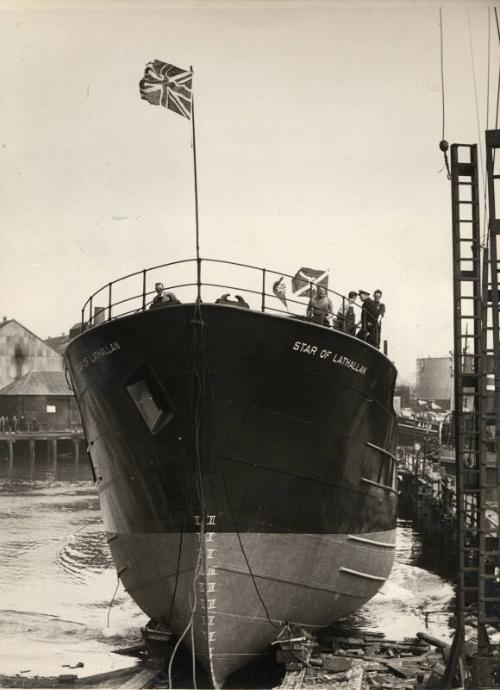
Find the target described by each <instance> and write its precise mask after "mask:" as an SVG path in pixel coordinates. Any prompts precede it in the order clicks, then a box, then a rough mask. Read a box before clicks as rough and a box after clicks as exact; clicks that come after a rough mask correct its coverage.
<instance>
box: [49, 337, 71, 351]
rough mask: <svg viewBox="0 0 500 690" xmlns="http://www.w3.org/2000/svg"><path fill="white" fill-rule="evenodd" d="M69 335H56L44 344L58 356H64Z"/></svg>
mask: <svg viewBox="0 0 500 690" xmlns="http://www.w3.org/2000/svg"><path fill="white" fill-rule="evenodd" d="M69 340H70V337H69V335H66V334H64V335H56V336H55V337H54V338H47V339H46V340H45V341H44V342H45V344H46V345H48V346H49V347H51V348H52V349H53V350H55V351H56V352H58V353H59V354H60V355H63V354H64V351H65V350H66V347H67V345H68V343H69Z"/></svg>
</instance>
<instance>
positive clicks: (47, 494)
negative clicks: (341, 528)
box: [0, 449, 453, 675]
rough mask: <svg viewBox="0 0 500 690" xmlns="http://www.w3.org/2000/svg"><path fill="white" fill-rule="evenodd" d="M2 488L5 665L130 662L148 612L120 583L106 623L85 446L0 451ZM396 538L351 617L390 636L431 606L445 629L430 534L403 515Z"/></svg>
mask: <svg viewBox="0 0 500 690" xmlns="http://www.w3.org/2000/svg"><path fill="white" fill-rule="evenodd" d="M0 496H1V504H0V505H1V512H0V518H1V526H2V529H1V530H0V564H1V565H0V626H1V629H2V647H1V650H0V668H1V670H2V672H3V673H18V672H19V671H20V670H26V669H28V668H29V669H30V674H41V675H59V674H60V673H65V672H67V669H66V667H65V666H64V664H71V665H74V664H76V663H78V662H80V661H82V662H83V663H84V664H85V666H84V668H83V669H82V671H81V675H87V674H91V673H97V672H100V671H109V670H112V669H114V668H119V667H120V666H127V665H130V663H131V661H130V658H127V657H122V656H119V655H114V654H112V653H111V650H112V649H115V648H116V647H120V646H126V645H128V644H134V643H136V642H137V641H138V637H139V628H140V627H141V626H143V625H144V624H145V623H146V620H147V619H146V616H145V615H144V614H143V613H142V612H141V611H140V610H139V609H138V608H137V607H136V605H135V604H134V603H133V602H132V601H131V599H130V598H129V596H128V595H127V594H126V593H125V592H124V591H123V589H122V588H121V587H120V588H119V590H118V594H117V597H116V599H115V601H114V603H113V607H112V610H111V613H110V626H109V627H108V625H107V617H108V613H109V605H110V602H111V599H112V596H113V592H114V590H115V587H116V583H117V579H116V571H115V569H114V567H113V564H112V561H111V557H110V554H109V550H108V545H107V543H106V538H105V534H104V531H103V526H102V522H101V517H100V513H99V506H98V500H97V496H96V494H95V491H94V489H93V485H92V479H91V472H90V468H89V466H88V463H87V459H86V458H85V456H82V457H81V458H80V461H79V462H75V459H74V458H73V457H72V456H71V455H69V456H65V457H61V456H60V457H59V458H58V460H57V462H55V461H54V459H52V458H49V457H47V455H43V454H41V455H40V457H39V456H38V455H37V459H36V461H35V462H33V460H31V461H30V459H29V457H26V456H22V455H20V454H19V453H17V449H16V457H15V460H14V462H9V459H8V458H6V457H1V456H0ZM397 545H398V546H397V553H396V564H395V567H394V569H393V572H392V574H391V577H390V578H389V580H388V581H387V583H386V585H385V586H384V588H383V590H382V592H381V593H379V594H378V595H377V596H376V597H374V599H372V601H370V602H369V603H368V604H367V605H366V606H364V607H363V608H362V609H361V610H360V611H358V612H357V613H356V614H354V615H353V616H351V617H350V618H349V619H348V620H347V622H346V623H347V624H348V625H350V626H353V627H354V628H355V629H356V630H371V631H381V632H384V633H385V634H386V635H387V636H388V637H390V638H392V639H394V638H401V637H404V636H408V635H414V634H415V632H417V631H419V630H424V629H425V613H426V612H429V611H431V612H434V613H431V615H430V616H429V632H430V633H431V634H434V635H436V636H437V637H441V638H445V637H446V638H449V637H450V630H449V628H448V616H449V612H448V611H449V608H450V602H451V598H452V595H453V591H452V587H451V585H450V584H448V583H447V582H446V580H445V579H443V577H442V575H443V573H442V572H439V569H438V571H437V572H436V570H434V569H433V568H432V566H430V565H428V564H429V562H431V561H432V551H433V546H432V544H431V545H430V546H429V544H428V542H427V540H426V541H425V542H424V541H423V540H422V538H421V535H420V534H419V533H418V532H417V531H415V529H414V528H413V527H412V524H411V523H409V522H401V523H400V525H399V528H398V535H397ZM437 548H438V550H440V551H442V550H443V546H442V544H438V547H437ZM429 553H430V554H431V555H429ZM426 564H427V565H426ZM28 675H29V674H28Z"/></svg>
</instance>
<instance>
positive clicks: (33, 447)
mask: <svg viewBox="0 0 500 690" xmlns="http://www.w3.org/2000/svg"><path fill="white" fill-rule="evenodd" d="M32 459H33V461H34V460H35V441H34V440H33V439H32V438H31V439H30V462H31V460H32Z"/></svg>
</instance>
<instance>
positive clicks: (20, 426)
mask: <svg viewBox="0 0 500 690" xmlns="http://www.w3.org/2000/svg"><path fill="white" fill-rule="evenodd" d="M0 415H1V416H4V417H6V418H8V421H7V427H8V429H6V430H9V429H10V430H12V431H14V429H13V428H12V427H13V421H12V420H13V419H14V417H15V418H16V429H15V430H16V431H60V430H61V431H62V430H69V429H71V430H73V429H80V428H81V421H80V413H79V411H78V407H77V404H76V400H75V397H74V395H73V391H72V390H71V389H70V388H69V386H68V382H67V381H66V377H65V375H64V373H63V372H62V371H30V372H28V373H27V374H25V375H24V376H21V378H19V379H16V380H15V381H13V382H12V383H9V384H8V385H7V386H5V387H4V388H2V389H1V390H0Z"/></svg>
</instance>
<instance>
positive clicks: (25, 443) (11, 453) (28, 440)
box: [0, 430, 85, 461]
mask: <svg viewBox="0 0 500 690" xmlns="http://www.w3.org/2000/svg"><path fill="white" fill-rule="evenodd" d="M84 442H85V437H84V435H83V431H81V430H76V431H6V432H1V433H0V453H1V454H2V455H3V454H4V451H7V452H6V455H7V456H8V458H9V461H13V460H14V457H15V449H16V446H17V447H22V448H23V450H26V448H28V452H29V458H30V460H31V459H32V460H34V459H35V458H36V449H37V445H39V444H44V445H45V448H46V450H47V454H48V456H49V457H51V458H53V459H54V460H57V458H58V456H59V454H60V453H61V449H62V447H66V448H67V446H68V445H69V446H70V448H71V449H72V453H73V456H74V458H75V459H76V460H79V459H80V452H81V450H82V448H81V445H82V444H83V443H84Z"/></svg>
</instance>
